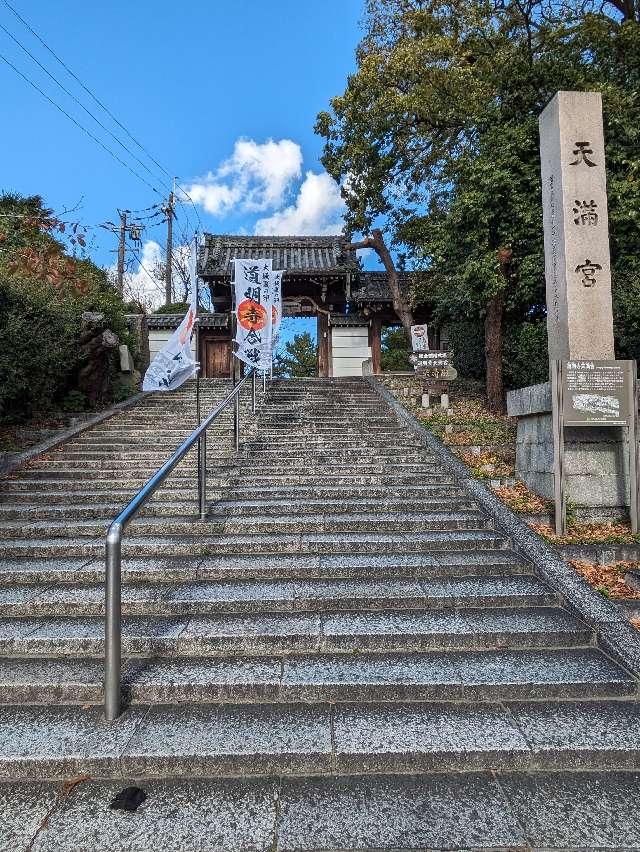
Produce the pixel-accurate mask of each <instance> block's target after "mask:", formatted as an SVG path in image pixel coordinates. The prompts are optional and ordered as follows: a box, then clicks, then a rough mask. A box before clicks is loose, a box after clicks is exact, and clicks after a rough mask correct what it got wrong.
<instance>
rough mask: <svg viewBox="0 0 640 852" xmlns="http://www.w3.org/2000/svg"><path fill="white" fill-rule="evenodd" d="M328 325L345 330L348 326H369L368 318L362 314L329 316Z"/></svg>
mask: <svg viewBox="0 0 640 852" xmlns="http://www.w3.org/2000/svg"><path fill="white" fill-rule="evenodd" d="M329 325H334V326H338V327H340V328H347V327H349V326H361V325H369V317H365V316H363V315H362V314H331V315H330V316H329Z"/></svg>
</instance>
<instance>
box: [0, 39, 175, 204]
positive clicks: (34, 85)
mask: <svg viewBox="0 0 640 852" xmlns="http://www.w3.org/2000/svg"><path fill="white" fill-rule="evenodd" d="M0 59H2V61H3V62H5V63H6V64H7V65H8V66H9V67H10V68H13V70H14V71H15V72H16V74H18V75H19V76H20V77H22V79H23V80H24V81H25V82H26V83H28V84H29V85H30V86H31V87H32V88H34V89H35V90H36V91H37V92H39V93H40V94H41V95H42V97H43V98H45V99H46V100H47V101H49V103H50V104H51V105H52V106H54V107H55V108H56V109H57V110H59V111H60V112H61V113H62V114H63V115H65V116H66V117H67V118H68V119H69V121H72V122H73V123H74V124H75V125H76V127H79V128H80V130H82V132H83V133H86V134H87V136H88V137H89V138H90V139H93V141H94V142H95V143H96V144H98V145H99V146H100V147H101V148H102V149H104V150H105V151H106V152H107V154H109V155H110V156H111V157H113V159H114V160H117V162H119V163H120V165H122V166H124V167H125V169H128V170H129V171H130V172H131V174H132V175H135V177H137V178H138V180H140V181H142V183H144V184H146V185H147V186H148V187H149V189H151V190H152V191H153V192H155V193H156V195H159V196H160V197H162V193H161V192H158V190H157V189H156V188H155V186H152V185H151V184H150V183H149V181H148V180H146V178H143V177H142V175H140V174H138V172H137V171H135V169H133V168H131V166H130V165H129V164H128V163H125V161H124V160H122V159H121V158H120V157H119V156H118V155H117V154H116V153H115V152H114V151H112V150H111V148H109V147H108V146H107V145H105V144H104V142H102V141H101V140H100V139H98V137H97V136H94V134H93V133H92V132H91V131H90V130H87V128H86V127H85V126H84V125H83V124H80V122H79V121H77V119H75V118H74V117H73V116H72V115H70V114H69V113H68V112H67V111H66V110H65V109H63V107H61V106H60V104H58V103H56V101H54V100H53V99H52V98H50V97H49V95H47V94H46V93H45V92H43V90H42V89H41V88H40V86H38V85H37V84H36V83H34V82H33V80H30V79H29V78H28V77H27V76H26V74H23V73H22V71H20V69H19V68H16V66H15V65H14V64H13V62H10V61H9V60H8V59H7V57H6V56H4V55H3V54H1V53H0Z"/></svg>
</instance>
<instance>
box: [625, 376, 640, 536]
mask: <svg viewBox="0 0 640 852" xmlns="http://www.w3.org/2000/svg"><path fill="white" fill-rule="evenodd" d="M630 379H631V380H630V382H629V385H630V386H629V430H628V440H629V520H630V522H631V532H632V533H634V534H635V533H637V532H638V527H639V521H640V518H639V517H638V514H639V509H640V495H639V494H638V480H639V477H638V364H637V362H636V361H635V360H633V361H632V362H631V377H630Z"/></svg>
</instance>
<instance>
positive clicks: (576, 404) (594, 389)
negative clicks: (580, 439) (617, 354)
mask: <svg viewBox="0 0 640 852" xmlns="http://www.w3.org/2000/svg"><path fill="white" fill-rule="evenodd" d="M562 376H563V379H564V382H563V384H564V388H563V394H562V397H563V412H562V413H563V419H564V425H565V426H628V425H629V417H630V414H631V412H630V410H629V399H630V395H629V392H630V388H631V383H632V381H633V375H632V365H631V361H590V360H588V359H581V360H573V361H565V362H564V363H563V366H562Z"/></svg>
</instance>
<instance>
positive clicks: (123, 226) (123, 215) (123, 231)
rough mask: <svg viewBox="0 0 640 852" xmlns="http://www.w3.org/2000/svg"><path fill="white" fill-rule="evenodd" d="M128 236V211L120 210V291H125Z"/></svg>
mask: <svg viewBox="0 0 640 852" xmlns="http://www.w3.org/2000/svg"><path fill="white" fill-rule="evenodd" d="M126 236H127V211H126V210H122V211H120V240H119V242H118V293H120V295H121V296H122V293H123V292H124V241H125V239H126Z"/></svg>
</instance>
